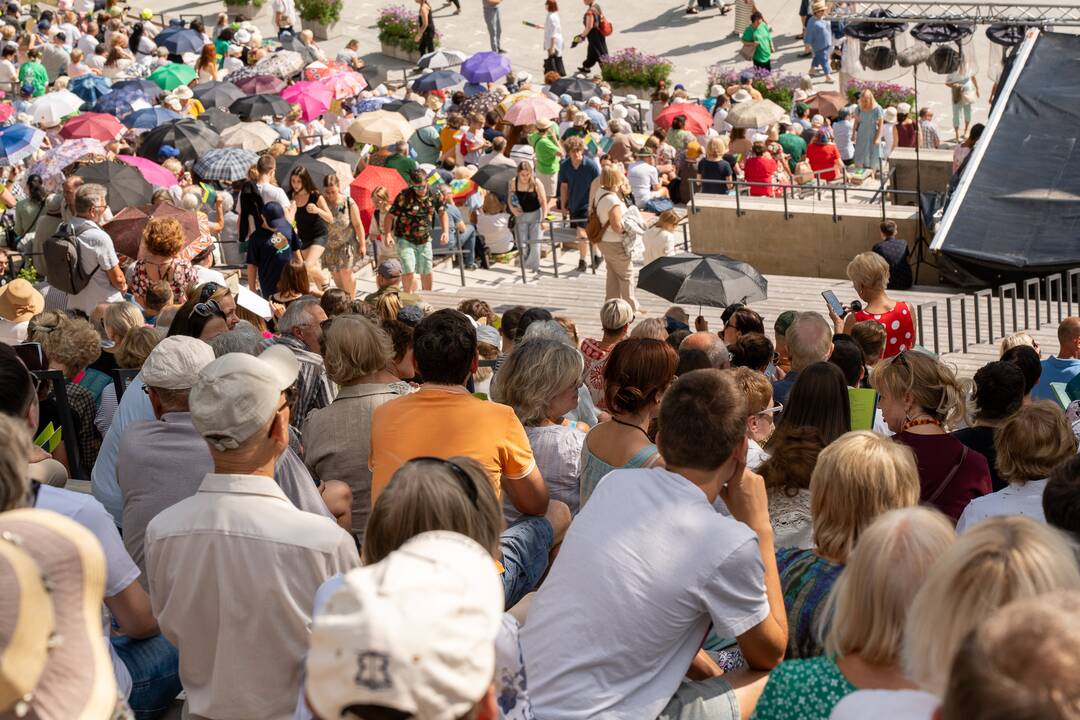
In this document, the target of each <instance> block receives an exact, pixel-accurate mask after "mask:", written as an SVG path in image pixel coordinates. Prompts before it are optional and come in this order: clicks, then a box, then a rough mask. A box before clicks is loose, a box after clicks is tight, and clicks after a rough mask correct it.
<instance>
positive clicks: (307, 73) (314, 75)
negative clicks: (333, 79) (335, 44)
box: [304, 60, 352, 80]
mask: <svg viewBox="0 0 1080 720" xmlns="http://www.w3.org/2000/svg"><path fill="white" fill-rule="evenodd" d="M351 70H352V68H350V67H349V66H348V65H346V64H345V63H339V62H338V61H336V60H331V61H330V62H325V63H324V62H313V63H311V64H310V65H308V66H307V67H306V68H304V79H305V80H325V79H327V78H328V77H330V76H331V75H337V74H338V73H345V72H350V71H351Z"/></svg>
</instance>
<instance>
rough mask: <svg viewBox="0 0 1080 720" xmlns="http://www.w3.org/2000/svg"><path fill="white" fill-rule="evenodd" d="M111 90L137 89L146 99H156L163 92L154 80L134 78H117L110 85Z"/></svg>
mask: <svg viewBox="0 0 1080 720" xmlns="http://www.w3.org/2000/svg"><path fill="white" fill-rule="evenodd" d="M112 89H113V92H116V91H118V90H139V91H140V92H142V94H143V95H145V96H146V99H147V100H156V99H157V98H158V96H159V95H161V94H162V92H164V91H163V90H162V89H161V87H159V86H158V84H157V83H156V82H151V81H149V80H144V79H140V78H134V79H132V80H118V81H117V82H114V83H113V85H112Z"/></svg>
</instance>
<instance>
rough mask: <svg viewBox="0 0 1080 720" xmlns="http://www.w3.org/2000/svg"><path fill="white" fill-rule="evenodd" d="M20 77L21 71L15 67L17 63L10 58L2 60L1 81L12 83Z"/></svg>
mask: <svg viewBox="0 0 1080 720" xmlns="http://www.w3.org/2000/svg"><path fill="white" fill-rule="evenodd" d="M18 78H19V71H18V70H16V69H15V63H13V62H11V61H10V60H0V82H4V83H11V82H15V81H16V80H17V79H18Z"/></svg>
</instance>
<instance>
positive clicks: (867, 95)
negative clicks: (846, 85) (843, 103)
mask: <svg viewBox="0 0 1080 720" xmlns="http://www.w3.org/2000/svg"><path fill="white" fill-rule="evenodd" d="M875 105H877V100H875V99H874V91H873V90H871V89H870V88H867V89H865V90H863V91H862V94H861V95H859V107H860V108H862V109H863V110H873V109H874V106H875Z"/></svg>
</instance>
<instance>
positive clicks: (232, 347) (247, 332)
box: [210, 320, 262, 357]
mask: <svg viewBox="0 0 1080 720" xmlns="http://www.w3.org/2000/svg"><path fill="white" fill-rule="evenodd" d="M261 340H262V333H260V332H259V331H258V329H256V327H255V326H254V325H252V324H251V323H249V322H248V321H247V320H241V321H240V322H238V323H236V327H234V328H233V329H232V330H230V331H229V332H227V333H222V334H220V335H218V336H217V337H214V338H212V339H211V340H210V347H211V348H212V349H213V350H214V357H221V356H222V355H228V354H229V353H244V354H245V355H258V354H259V342H260V341H261Z"/></svg>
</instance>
